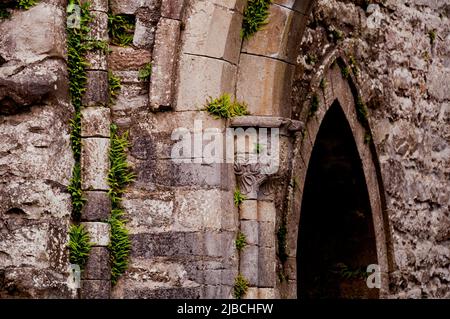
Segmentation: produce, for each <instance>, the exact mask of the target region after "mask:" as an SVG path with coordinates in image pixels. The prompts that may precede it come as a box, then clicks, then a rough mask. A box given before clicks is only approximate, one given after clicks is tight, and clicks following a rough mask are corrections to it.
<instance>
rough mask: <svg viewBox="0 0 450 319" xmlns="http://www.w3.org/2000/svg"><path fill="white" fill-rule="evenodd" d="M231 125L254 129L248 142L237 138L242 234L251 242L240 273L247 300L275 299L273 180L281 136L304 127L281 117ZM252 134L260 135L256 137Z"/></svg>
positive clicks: (242, 257)
mask: <svg viewBox="0 0 450 319" xmlns="http://www.w3.org/2000/svg"><path fill="white" fill-rule="evenodd" d="M231 126H232V127H235V128H237V127H241V128H246V129H249V128H250V130H247V131H245V132H246V133H248V134H247V135H245V134H246V133H244V136H247V143H245V138H244V139H242V140H239V135H238V138H237V139H236V143H241V145H236V147H235V149H236V150H237V152H236V154H235V156H236V157H235V165H234V169H235V174H236V178H237V182H238V187H239V190H240V192H241V193H242V194H243V195H244V196H245V198H246V199H245V200H244V202H243V203H242V204H241V205H240V209H239V220H240V231H241V232H242V233H243V234H244V235H245V237H246V243H247V245H246V246H245V247H244V249H243V250H242V251H241V253H240V263H239V271H240V272H241V273H242V275H243V276H244V277H245V278H246V279H247V280H248V282H249V289H248V292H247V295H246V296H245V298H248V299H256V298H259V299H269V298H275V287H276V248H275V233H276V229H275V222H276V209H275V202H274V194H273V190H272V187H271V185H272V183H271V180H270V177H271V176H272V175H275V174H277V172H278V169H279V167H278V166H279V164H280V149H279V143H280V140H279V138H280V135H281V134H283V135H286V134H287V133H288V132H289V131H297V130H299V129H300V128H301V126H302V124H301V123H300V122H298V121H292V120H289V119H284V118H278V117H265V116H244V117H240V118H236V119H234V120H232V121H231ZM270 130H277V131H276V132H277V134H274V135H272V134H271V132H270ZM252 131H253V132H254V133H255V134H256V135H257V136H255V137H252V136H251V135H252V134H251V132H252ZM262 133H269V134H270V137H269V138H267V137H263V136H262ZM242 144H244V145H245V147H242ZM254 144H258V147H257V148H255V145H254ZM264 156H266V158H265V159H264V160H263V157H264ZM277 164H278V165H277Z"/></svg>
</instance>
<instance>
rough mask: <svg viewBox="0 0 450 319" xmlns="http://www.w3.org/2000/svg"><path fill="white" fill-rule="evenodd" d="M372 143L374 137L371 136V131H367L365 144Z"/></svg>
mask: <svg viewBox="0 0 450 319" xmlns="http://www.w3.org/2000/svg"><path fill="white" fill-rule="evenodd" d="M371 141H372V135H371V134H370V132H369V131H367V130H366V132H365V133H364V144H366V145H367V144H370V142H371Z"/></svg>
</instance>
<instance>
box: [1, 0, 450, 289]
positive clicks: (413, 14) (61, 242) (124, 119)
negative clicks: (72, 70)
mask: <svg viewBox="0 0 450 319" xmlns="http://www.w3.org/2000/svg"><path fill="white" fill-rule="evenodd" d="M92 2H93V4H94V9H93V11H97V13H96V17H97V20H96V21H97V22H98V23H97V27H98V28H99V30H100V29H101V30H103V31H102V34H100V33H99V34H97V36H98V37H99V39H107V38H108V37H107V36H106V34H105V30H106V29H105V28H106V19H105V17H106V12H107V11H108V9H109V10H111V12H112V13H114V14H129V15H134V16H135V17H136V30H135V32H134V37H133V43H132V45H131V46H128V47H119V46H113V45H111V46H110V49H111V52H110V53H109V54H108V56H107V57H106V56H104V55H102V54H100V55H95V54H94V55H91V56H89V57H88V59H89V60H90V62H91V68H90V69H89V70H88V92H87V94H86V95H87V97H86V98H85V102H86V101H94V102H95V103H94V104H96V103H97V102H98V103H100V104H108V96H107V94H106V93H105V92H106V87H107V83H106V81H107V77H106V74H107V71H112V72H113V74H114V75H116V76H118V77H119V78H120V79H121V83H122V84H121V90H120V93H119V95H118V97H117V99H116V101H115V102H114V103H112V104H111V105H110V110H111V111H110V112H109V110H108V109H106V108H100V107H98V108H89V109H86V110H85V111H84V112H85V119H88V120H87V121H85V122H84V123H85V127H84V128H83V130H84V131H83V132H84V135H83V138H85V140H86V142H87V144H86V143H85V145H84V146H85V149H84V151H85V152H86V151H87V150H89V149H91V150H93V151H95V154H97V155H99V156H101V158H100V157H99V158H100V159H101V161H102V164H105V165H104V167H103V168H104V169H100V170H99V169H97V168H98V167H100V166H99V165H97V164H99V163H97V161H89V159H92V158H91V157H90V156H89V154H87V153H85V154H84V155H83V157H84V159H83V167H84V168H83V169H84V170H85V171H84V174H85V175H84V177H85V178H84V180H85V183H86V180H88V179H87V177H89V176H90V175H89V174H90V173H92V176H91V177H92V178H93V181H97V182H99V183H100V184H101V185H103V186H101V187H100V188H99V189H101V191H102V192H103V193H102V196H103V197H105V196H104V195H105V191H106V190H107V183H106V180H105V177H106V176H105V175H106V168H107V166H108V163H107V155H106V152H107V147H103V148H100V147H95V146H94V147H91V148H89V143H88V142H89V141H88V140H93V141H94V140H100V138H99V137H100V135H101V138H102V139H103V140H104V141H105V142H106V141H107V138H108V135H107V124H109V122H110V121H111V122H112V123H116V124H117V125H118V126H119V129H120V131H122V132H123V131H126V130H128V131H129V132H130V142H131V148H130V149H129V154H128V155H129V156H128V160H129V162H130V163H131V165H132V167H133V169H134V171H135V173H136V175H137V177H136V181H135V182H134V183H133V184H132V185H130V186H129V187H128V188H127V192H126V194H125V195H124V199H123V207H124V209H125V211H126V212H127V219H128V223H127V227H128V229H129V231H130V235H131V240H132V251H131V257H130V265H129V269H128V270H127V271H126V273H125V274H124V276H123V277H122V278H121V279H120V280H119V282H118V284H117V285H116V286H115V287H113V288H112V290H111V293H110V296H111V297H112V298H230V297H231V296H232V286H233V284H234V280H235V278H236V276H237V275H238V273H239V272H240V273H243V274H244V275H245V277H246V278H247V279H248V280H249V282H250V289H249V292H248V297H255V298H256V297H259V298H267V297H284V298H287V297H295V296H296V282H295V276H296V274H295V272H292V273H289V267H288V269H287V270H286V273H287V274H288V275H289V276H290V277H289V278H287V279H288V281H289V282H290V284H289V285H288V286H284V284H283V283H280V282H278V278H279V274H280V271H281V263H280V261H279V259H277V256H276V251H275V247H276V246H277V243H276V231H277V228H276V227H275V225H277V226H279V225H280V224H281V219H282V216H283V214H284V213H285V211H287V210H288V209H289V207H291V206H292V205H291V206H290V204H289V198H288V197H289V194H290V193H289V189H290V188H289V184H290V182H291V181H290V180H289V178H290V176H292V175H293V174H295V173H296V172H294V171H292V167H294V168H295V167H296V166H295V158H296V156H297V155H298V154H296V153H295V150H296V147H297V145H296V144H295V143H296V142H297V141H298V134H299V133H298V131H299V130H300V129H301V128H302V123H301V122H299V121H296V120H301V121H305V117H304V116H302V114H305V109H304V107H303V106H304V105H306V104H308V103H309V102H308V101H307V99H308V98H310V96H309V94H310V91H311V85H312V84H311V83H312V80H313V79H314V78H315V77H316V78H317V74H318V73H320V72H323V69H321V68H319V66H322V62H323V61H322V60H323V58H325V57H329V54H330V52H334V51H339V52H343V54H344V55H346V58H347V61H353V60H352V59H351V58H350V56H352V57H354V60H355V63H356V65H357V67H358V69H359V72H358V74H357V75H356V76H355V79H356V82H357V85H358V87H359V88H361V95H362V98H363V99H364V101H365V102H366V103H367V105H368V106H369V123H370V127H371V129H372V133H373V143H374V146H375V151H376V154H377V155H378V159H376V161H375V163H378V161H379V164H380V171H381V180H380V181H378V182H381V181H382V182H383V185H384V189H382V193H381V197H384V196H385V197H386V198H385V204H386V207H385V209H386V210H387V216H388V222H389V223H388V224H389V225H390V229H388V230H387V231H386V237H387V238H388V240H389V238H391V239H392V241H389V242H388V243H387V248H388V250H389V254H390V256H391V257H392V258H391V260H390V269H389V271H391V274H390V278H389V282H390V291H389V293H388V296H392V297H415V298H420V297H439V298H442V297H449V288H448V287H449V281H450V278H449V273H450V246H449V242H450V238H449V229H450V216H449V192H450V190H449V185H448V179H449V167H450V163H449V158H450V156H449V155H450V154H449V152H450V151H449V146H448V145H449V137H450V134H449V133H450V132H449V111H450V109H449V100H450V91H449V86H448V84H447V82H448V78H449V73H450V52H449V43H450V34H449V31H450V23H449V20H448V19H449V17H448V14H449V6H448V4H446V3H445V2H446V1H431V2H429V1H423V0H412V1H407V0H405V1H402V2H399V1H391V0H388V1H386V2H384V3H378V2H379V1H373V2H374V4H372V5H370V6H367V5H365V4H364V3H365V2H364V1H336V0H331V1H325V0H324V1H318V2H317V3H316V2H315V1H287V0H274V1H273V2H274V3H273V5H272V6H271V8H270V12H271V15H270V22H269V24H268V25H267V26H265V27H264V29H263V30H262V31H260V32H259V33H257V34H256V35H255V36H254V37H253V38H251V39H250V40H248V41H242V40H241V38H240V28H241V24H242V19H243V9H244V5H245V1H244V0H214V1H209V0H185V1H183V0H145V1H133V0H126V1H123V0H111V1H109V7H108V8H107V6H106V5H105V3H106V1H92ZM375 2H376V3H375ZM313 4H315V7H314V10H313V12H312V14H311V15H310V14H309V13H310V10H311V8H312V6H313ZM64 6H65V1H62V0H61V1H55V0H45V1H40V4H38V5H37V6H35V7H33V8H31V9H30V10H28V11H18V10H16V11H15V12H14V14H13V16H12V17H11V19H9V20H5V21H1V22H0V138H1V145H0V172H1V174H0V239H1V241H0V297H14V296H22V297H31V298H38V297H65V298H71V297H76V290H74V289H72V287H73V286H72V285H71V284H69V281H70V280H71V279H70V278H69V274H68V269H67V267H68V260H67V251H66V248H65V243H66V242H67V226H68V224H69V222H70V211H71V207H70V196H69V194H68V193H67V190H66V189H67V184H68V182H69V179H70V176H71V171H72V166H73V155H72V151H71V149H70V143H69V134H68V131H69V125H68V121H69V119H70V118H71V115H72V112H73V111H72V107H71V106H70V104H69V102H68V98H67V78H66V57H65V45H66V44H65V32H64V30H65V22H66V21H65V7H64ZM95 8H97V9H95ZM305 29H306V30H305ZM333 30H335V32H333ZM430 31H433V32H431V33H430ZM339 34H341V35H342V39H336V37H337V35H339ZM432 34H435V35H436V37H435V39H434V40H433V41H430V37H431V35H432ZM149 62H151V63H152V69H153V70H152V75H151V78H150V80H142V79H139V70H140V69H142V68H143V67H144V66H145V65H146V64H147V63H149ZM44 70H45V71H44ZM333 70H334V69H333ZM333 70H332V72H334V73H336V70H334V71H333ZM292 81H293V82H292ZM292 83H293V85H292ZM340 83H341V81H336V85H338V84H339V85H340ZM99 93H102V94H99ZM222 93H230V94H231V95H233V96H236V97H237V98H238V99H239V100H242V101H245V102H247V103H248V106H249V110H250V112H251V113H252V115H254V117H248V118H244V119H242V120H240V119H235V120H233V121H225V120H219V119H214V118H213V117H211V116H210V115H209V114H207V113H206V112H205V111H203V110H202V108H203V106H204V104H205V102H206V101H207V99H208V98H210V97H213V98H215V97H218V96H220V95H221V94H222ZM96 99H97V100H96ZM305 101H306V104H305ZM90 112H92V113H90ZM109 113H110V114H109ZM89 114H90V115H91V117H90V115H89ZM102 114H105V116H104V118H102V116H103V115H102ZM258 116H263V117H258ZM109 117H110V118H109ZM89 119H92V121H91V122H90V120H89ZM196 120H200V121H202V125H203V129H206V128H216V129H218V131H221V132H223V131H224V130H225V129H226V128H227V127H228V126H236V127H239V126H244V127H263V128H281V131H282V136H281V140H280V144H281V167H280V170H279V172H278V173H277V174H276V175H275V176H274V177H275V178H273V179H272V180H269V182H271V181H274V183H273V185H272V183H269V184H270V185H269V184H263V181H267V177H268V176H262V175H261V174H259V172H257V173H258V174H256V173H255V172H251V174H253V175H252V176H250V177H251V178H250V179H252V178H253V179H258V183H260V184H261V185H259V184H258V185H257V186H261V189H258V187H256V186H255V183H254V184H252V185H249V184H246V182H245V178H243V176H244V177H248V175H245V174H247V173H248V172H247V173H246V169H247V168H248V167H240V166H237V167H235V168H233V164H231V163H224V164H202V163H201V160H200V158H198V156H197V155H198V154H194V156H190V157H188V158H186V161H187V162H186V163H183V164H177V163H174V162H173V161H172V160H171V158H170V156H171V148H172V145H173V144H174V143H175V141H172V140H171V135H172V132H173V131H174V129H176V128H180V127H184V128H186V129H187V130H188V131H190V132H192V133H193V132H194V131H195V130H196V129H197V130H198V128H195V127H194V122H195V121H196ZM89 123H90V124H92V126H91V127H88V125H87V124H89ZM96 123H97V124H98V123H103V124H105V123H106V124H105V125H100V126H99V125H97V124H96ZM314 125H316V126H317V127H318V125H320V122H319V123H316V124H314ZM100 131H102V132H103V133H102V134H100V135H99V133H98V132H100ZM89 132H94V133H92V134H90V133H89ZM96 132H97V133H96ZM296 132H297V133H296ZM296 134H297V135H296ZM362 134H363V133H362ZM359 142H360V144H362V140H361V139H360V140H359ZM361 147H362V146H361ZM310 148H312V145H310ZM371 165H373V164H371ZM235 170H236V171H235ZM305 170H306V167H303V173H302V174H306V172H304V171H305ZM89 172H90V173H89ZM235 173H236V174H237V175H238V178H237V179H236V176H235ZM86 174H87V175H86ZM251 174H249V175H251ZM88 175H89V176H88ZM98 177H100V179H98ZM96 178H97V179H96ZM85 185H86V184H85ZM236 185H239V186H241V188H242V187H245V186H248V187H249V189H250V192H249V196H248V200H246V201H245V202H244V203H243V204H242V205H241V207H240V208H239V209H238V208H236V207H235V206H234V205H233V193H234V190H235V188H236ZM266 186H274V189H275V190H276V191H275V195H276V196H274V195H273V192H272V194H271V195H267V194H265V189H263V188H264V187H266ZM85 188H86V189H85V190H87V191H89V187H88V186H86V187H85ZM267 188H269V187H267ZM95 191H96V192H98V189H95ZM96 192H94V191H93V192H91V193H92V194H93V196H94V195H95V194H94V193H96ZM90 198H91V199H90V203H91V204H92V206H91V207H93V209H96V208H98V207H96V206H99V207H100V206H102V207H103V204H102V201H99V202H98V203H96V202H95V200H94V197H90ZM88 199H89V198H88ZM298 200H299V199H298V198H297V201H298ZM88 205H89V202H88ZM103 210H104V207H103ZM102 216H103V215H102ZM103 217H104V216H103ZM97 219H98V218H97ZM287 223H288V224H289V223H291V225H288V229H289V227H291V228H292V227H293V228H296V227H297V228H298V223H297V224H292V223H293V220H287ZM239 230H240V231H242V232H244V233H245V234H246V235H247V240H248V244H249V245H248V247H247V248H246V249H244V250H243V252H241V253H238V252H237V250H236V248H235V238H236V235H237V233H238V231H239ZM292 234H293V232H291V234H289V233H288V237H289V236H291V237H292V236H293V235H292ZM296 240H297V238H291V242H293V243H294V244H293V245H294V246H295V245H296ZM289 249H290V247H288V253H289ZM294 250H295V247H294ZM278 253H280V252H278ZM289 257H290V258H291V260H295V255H290V256H289ZM288 264H289V259H288ZM276 265H278V267H277V268H276ZM287 266H289V265H287ZM100 268H101V267H100ZM291 270H292V269H291ZM36 278H37V279H36ZM102 278H103V277H102ZM286 287H287V288H286Z"/></svg>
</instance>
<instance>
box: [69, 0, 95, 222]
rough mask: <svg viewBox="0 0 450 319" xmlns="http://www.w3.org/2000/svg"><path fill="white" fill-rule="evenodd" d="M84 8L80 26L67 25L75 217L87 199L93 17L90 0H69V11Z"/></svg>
mask: <svg viewBox="0 0 450 319" xmlns="http://www.w3.org/2000/svg"><path fill="white" fill-rule="evenodd" d="M75 5H77V6H79V7H80V10H81V17H80V27H79V28H70V27H67V30H66V32H67V53H68V54H67V55H68V61H67V69H68V73H69V93H70V100H71V102H72V105H73V108H74V110H75V114H74V116H73V118H72V119H71V120H70V141H71V146H72V152H73V156H74V159H75V165H74V167H73V170H72V178H71V180H70V184H69V186H68V191H69V193H70V195H71V199H72V218H73V219H75V220H79V219H80V217H81V210H82V208H83V204H84V202H85V199H84V198H83V192H82V190H81V165H80V159H81V107H82V98H83V94H84V92H85V91H86V83H87V75H86V68H87V67H88V63H87V62H86V60H85V58H84V56H85V54H86V53H87V52H88V49H89V47H88V46H87V45H86V40H87V36H88V33H89V27H88V24H89V23H90V22H91V21H92V17H91V15H90V14H89V3H83V4H81V3H80V1H79V0H70V1H69V6H68V10H67V11H68V12H67V14H71V13H72V10H74V6H75Z"/></svg>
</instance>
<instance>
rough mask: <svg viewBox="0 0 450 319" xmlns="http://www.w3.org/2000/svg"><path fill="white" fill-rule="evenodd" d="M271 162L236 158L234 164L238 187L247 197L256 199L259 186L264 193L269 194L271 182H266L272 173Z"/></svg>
mask: <svg viewBox="0 0 450 319" xmlns="http://www.w3.org/2000/svg"><path fill="white" fill-rule="evenodd" d="M271 166H272V165H271V163H267V164H263V163H261V162H259V161H256V160H255V159H252V158H243V157H239V158H237V160H236V162H235V164H234V173H235V174H236V178H237V182H238V186H239V189H240V191H241V193H242V194H243V195H245V196H246V197H247V199H257V197H258V191H259V190H260V187H261V186H263V187H262V188H261V191H263V193H264V195H269V194H270V192H271V190H272V187H271V185H272V183H270V182H267V183H266V181H267V180H268V178H269V176H270V175H271V173H272V171H273V170H272V168H271Z"/></svg>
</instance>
